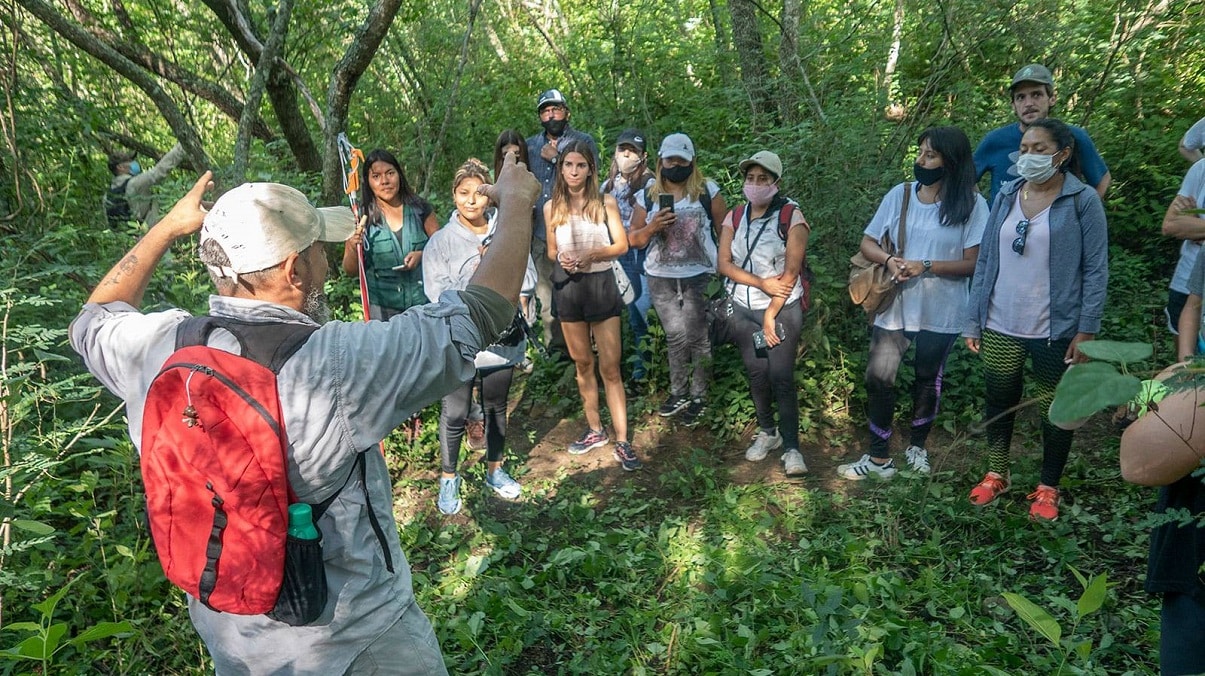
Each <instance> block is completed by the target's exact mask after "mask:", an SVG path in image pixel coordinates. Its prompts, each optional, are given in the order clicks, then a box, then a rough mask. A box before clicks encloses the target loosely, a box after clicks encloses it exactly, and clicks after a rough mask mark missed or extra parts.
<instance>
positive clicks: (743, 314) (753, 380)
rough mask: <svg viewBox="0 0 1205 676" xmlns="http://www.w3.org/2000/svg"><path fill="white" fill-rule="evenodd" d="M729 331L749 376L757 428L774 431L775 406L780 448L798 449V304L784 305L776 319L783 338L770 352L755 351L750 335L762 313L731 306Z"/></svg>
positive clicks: (800, 315)
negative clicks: (796, 357) (780, 436)
mask: <svg viewBox="0 0 1205 676" xmlns="http://www.w3.org/2000/svg"><path fill="white" fill-rule="evenodd" d="M733 310H734V312H733V314H732V317H731V318H730V319H729V326H730V328H729V332H730V334H729V335H730V336H731V337H732V340H733V342H735V343H736V346H737V348H738V349H739V350H740V351H741V359H742V360H743V361H744V362H745V373H746V374H748V376H749V397H750V398H751V399H753V408H754V410H755V411H757V426H758V427H760V428H761V429H763V430H772V429H774V404H778V433H779V434H780V435H782V445H783V449H784V450H785V449H792V448H793V449H795V450H799V390H798V388H796V387H795V354H796V352H797V351H798V348H799V334H800V332H801V331H802V330H803V309H802V307H801V306H800V304H799V301H795V302H794V303H789V304H787V305H785V306H783V308H782V311H781V312H779V313H778V317H777V320H778V322H779V323H780V324H782V327H783V329H784V330H785V333H786V338H784V339H783V341H782V342H781V343H779V344H778V345H776V346H774V347H773V348H772V349H768V350H767V349H761V350H758V349H755V348H754V347H753V334H754V332H756V331H760V330H761V327H762V319H763V318H764V317H765V315H766V311H765V310H750V309H747V308H744V307H742V306H741V305H739V304H735V303H734V304H733Z"/></svg>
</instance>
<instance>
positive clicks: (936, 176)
mask: <svg viewBox="0 0 1205 676" xmlns="http://www.w3.org/2000/svg"><path fill="white" fill-rule="evenodd" d="M912 175H913V176H915V177H916V182H917V183H919V184H921V185H933V184H934V183H937V182H938V181H940V180H941V179H943V178H945V177H946V168H945V167H938V168H936V169H928V168H926V167H922V166H921V165H919V164H914V165H912Z"/></svg>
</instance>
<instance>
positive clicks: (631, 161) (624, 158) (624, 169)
mask: <svg viewBox="0 0 1205 676" xmlns="http://www.w3.org/2000/svg"><path fill="white" fill-rule="evenodd" d="M639 164H640V158H639V157H633V156H631V155H616V156H615V166H616V167H617V168H618V169H619V173H621V174H630V173H632V170H634V169H635V168H636V167H637V166H638V165H639Z"/></svg>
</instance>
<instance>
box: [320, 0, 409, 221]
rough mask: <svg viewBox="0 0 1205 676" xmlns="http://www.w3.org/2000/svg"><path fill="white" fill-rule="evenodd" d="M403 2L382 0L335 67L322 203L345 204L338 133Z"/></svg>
mask: <svg viewBox="0 0 1205 676" xmlns="http://www.w3.org/2000/svg"><path fill="white" fill-rule="evenodd" d="M401 4H402V0H379V2H377V4H376V5H374V6H373V8H372V9H371V10H369V12H368V16H367V17H365V19H364V23H362V24H360V27H359V28H358V29H357V30H356V34H355V36H353V38H352V40H351V44H349V45H348V46H347V51H345V52H344V53H343V58H341V59H339V63H338V64H336V65H335V70H334V72H333V73H331V80H330V86H329V87H328V88H327V91H326V127H325V128H324V129H323V131H322V141H323V144H322V145H323V148H324V150H325V151H326V153H325V156H324V157H323V161H322V203H323V204H338V203H339V202H340V201H342V195H343V179H342V177H341V176H340V174H341V173H342V170H341V166H340V163H339V147H338V144H337V143H336V139H338V137H339V132H341V131H343V130H344V129H345V128H346V127H347V110H348V108H349V107H350V105H351V96H352V94H353V93H354V92H355V90H356V83H358V82H359V81H360V76H362V75H363V74H364V71H365V70H366V69H367V68H368V64H370V63H372V57H373V56H374V55H375V54H376V53H377V49H378V48H379V47H380V46H381V41H382V40H384V39H385V34H386V33H388V32H389V27H390V26H391V25H393V18H394V17H395V16H397V11H398V8H399V7H401Z"/></svg>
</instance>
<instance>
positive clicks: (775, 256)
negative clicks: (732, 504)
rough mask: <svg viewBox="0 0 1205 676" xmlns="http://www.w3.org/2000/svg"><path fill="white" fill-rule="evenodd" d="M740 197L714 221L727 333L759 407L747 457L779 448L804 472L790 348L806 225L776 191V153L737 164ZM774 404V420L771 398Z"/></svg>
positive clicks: (792, 467)
mask: <svg viewBox="0 0 1205 676" xmlns="http://www.w3.org/2000/svg"><path fill="white" fill-rule="evenodd" d="M740 169H741V172H742V173H743V174H744V175H745V187H744V193H745V199H747V200H749V201H748V203H746V204H743V205H739V206H737V207H736V208H735V209H733V210H732V211H730V212H728V215H727V216H726V217H725V218H724V222H723V224H722V225H721V226H720V245H719V256H718V260H717V265H718V267H719V272H720V274H721V275H724V276H725V277H727V278H728V279H729V280H730V281H729V283H728V285H727V286H728V291H729V297H730V298H731V299H732V303H733V314H732V316H731V317H729V318H728V322H727V326H728V329H727V333H728V338H729V339H731V340H732V341H733V342H735V343H736V346H737V348H738V349H740V352H741V360H742V361H743V362H744V363H745V373H746V375H747V376H748V378H749V396H750V398H752V399H753V408H754V410H755V411H756V412H757V426H758V428H759V429H758V432H757V436H756V437H754V440H753V445H751V446H750V447H749V448H748V450H746V451H745V459H746V460H749V461H751V462H756V461H759V460H762V459H763V458H765V457H766V455H767V454H769V452H770V451H773V450H775V449H778V448H786V451H784V452H783V454H782V461H783V467H784V471H785V472H786V474H787V476H799V475H801V474H804V473H806V472H807V465H806V464H805V463H804V461H803V455H802V454H800V452H799V390H798V388H796V387H795V355H796V352H797V350H798V347H799V334H800V332H801V331H802V330H803V313H804V310H805V309H806V308H804V303H805V301H806V299H805V297H804V288H803V283H802V281H801V277H802V275H803V269H804V261H805V259H806V257H807V245H808V235H809V234H811V231H812V228H811V226H809V225H808V223H807V221H806V220H804V218H803V214H801V213H800V212H799V205H798V204H796V203H795V202H794V201H792V200H789V199H787V198H785V197H783V196H781V195H779V194H778V187H779V186H778V182H779V180H780V179H781V178H782V160H781V159H779V157H778V155H775V154H774V153H772V152H770V151H768V150H763V151H761V152H758V153H755V154H754V155H753V156H752V157H750V158H749V159H747V160H744V161H742V162H741V164H740ZM775 404H777V405H778V425H777V426H775V424H774V405H775Z"/></svg>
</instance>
